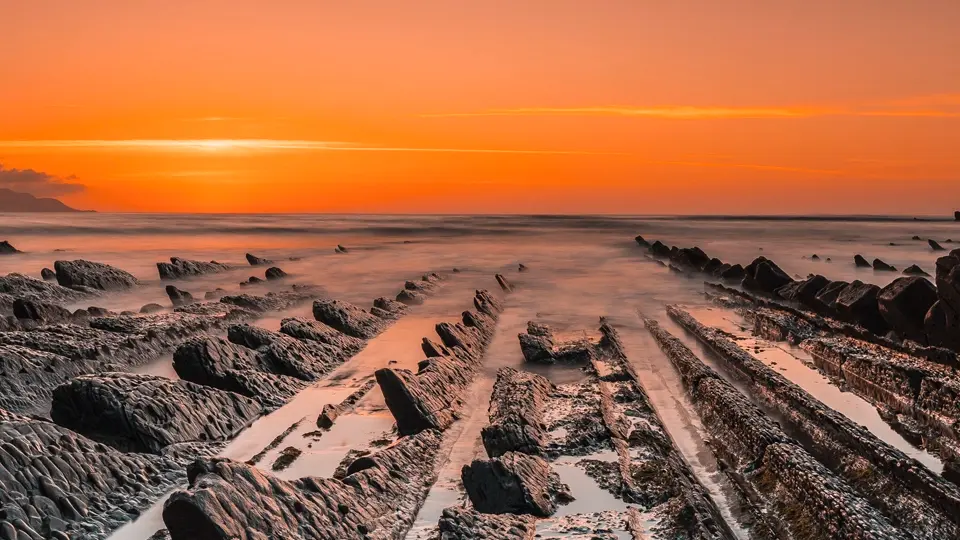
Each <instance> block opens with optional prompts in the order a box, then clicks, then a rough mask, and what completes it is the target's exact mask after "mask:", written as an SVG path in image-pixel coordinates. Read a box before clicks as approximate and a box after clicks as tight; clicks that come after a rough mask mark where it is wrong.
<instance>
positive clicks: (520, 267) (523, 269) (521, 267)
mask: <svg viewBox="0 0 960 540" xmlns="http://www.w3.org/2000/svg"><path fill="white" fill-rule="evenodd" d="M527 270H529V268H527V265H525V264H523V263H520V264H519V265H518V266H517V271H518V272H526V271H527Z"/></svg>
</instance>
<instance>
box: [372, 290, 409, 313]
mask: <svg viewBox="0 0 960 540" xmlns="http://www.w3.org/2000/svg"><path fill="white" fill-rule="evenodd" d="M398 296H399V295H398ZM373 307H374V308H376V309H379V310H382V311H383V312H386V313H389V314H391V316H392V317H393V318H396V317H398V316H400V315H401V314H403V313H404V312H406V311H407V306H406V304H405V303H403V302H400V301H397V300H391V299H389V298H387V297H385V296H381V297H380V298H377V299H375V300H374V301H373ZM381 318H383V317H381Z"/></svg>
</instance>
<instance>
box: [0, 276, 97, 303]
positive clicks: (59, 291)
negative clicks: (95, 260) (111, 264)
mask: <svg viewBox="0 0 960 540" xmlns="http://www.w3.org/2000/svg"><path fill="white" fill-rule="evenodd" d="M95 294H96V293H95V292H93V291H75V290H73V289H69V288H67V287H63V286H62V285H59V284H54V283H50V282H48V281H41V280H39V279H34V278H32V277H28V276H24V275H23V274H7V275H6V276H2V277H0V296H5V297H7V298H8V300H7V302H8V303H9V304H8V305H10V306H12V304H13V300H15V299H17V298H21V299H24V300H40V301H44V302H50V303H54V304H61V305H63V304H71V303H76V302H80V301H83V300H85V299H89V298H90V297H92V296H94V295H95ZM0 302H2V301H0ZM8 309H9V308H8Z"/></svg>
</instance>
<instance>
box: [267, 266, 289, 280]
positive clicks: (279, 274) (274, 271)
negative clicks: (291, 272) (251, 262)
mask: <svg viewBox="0 0 960 540" xmlns="http://www.w3.org/2000/svg"><path fill="white" fill-rule="evenodd" d="M285 277H287V273H286V272H284V271H283V270H281V269H279V268H277V267H276V266H271V267H270V268H267V272H266V278H267V281H274V280H277V279H283V278H285Z"/></svg>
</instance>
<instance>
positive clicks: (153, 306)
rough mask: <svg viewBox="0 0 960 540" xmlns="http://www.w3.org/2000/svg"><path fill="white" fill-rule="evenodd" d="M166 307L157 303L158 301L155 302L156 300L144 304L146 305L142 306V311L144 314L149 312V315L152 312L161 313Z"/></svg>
mask: <svg viewBox="0 0 960 540" xmlns="http://www.w3.org/2000/svg"><path fill="white" fill-rule="evenodd" d="M164 309H166V308H164V307H163V306H161V305H160V304H157V303H155V302H151V303H149V304H144V305H142V306H140V313H142V314H148V315H149V314H152V313H160V312H161V311H163V310H164Z"/></svg>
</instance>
